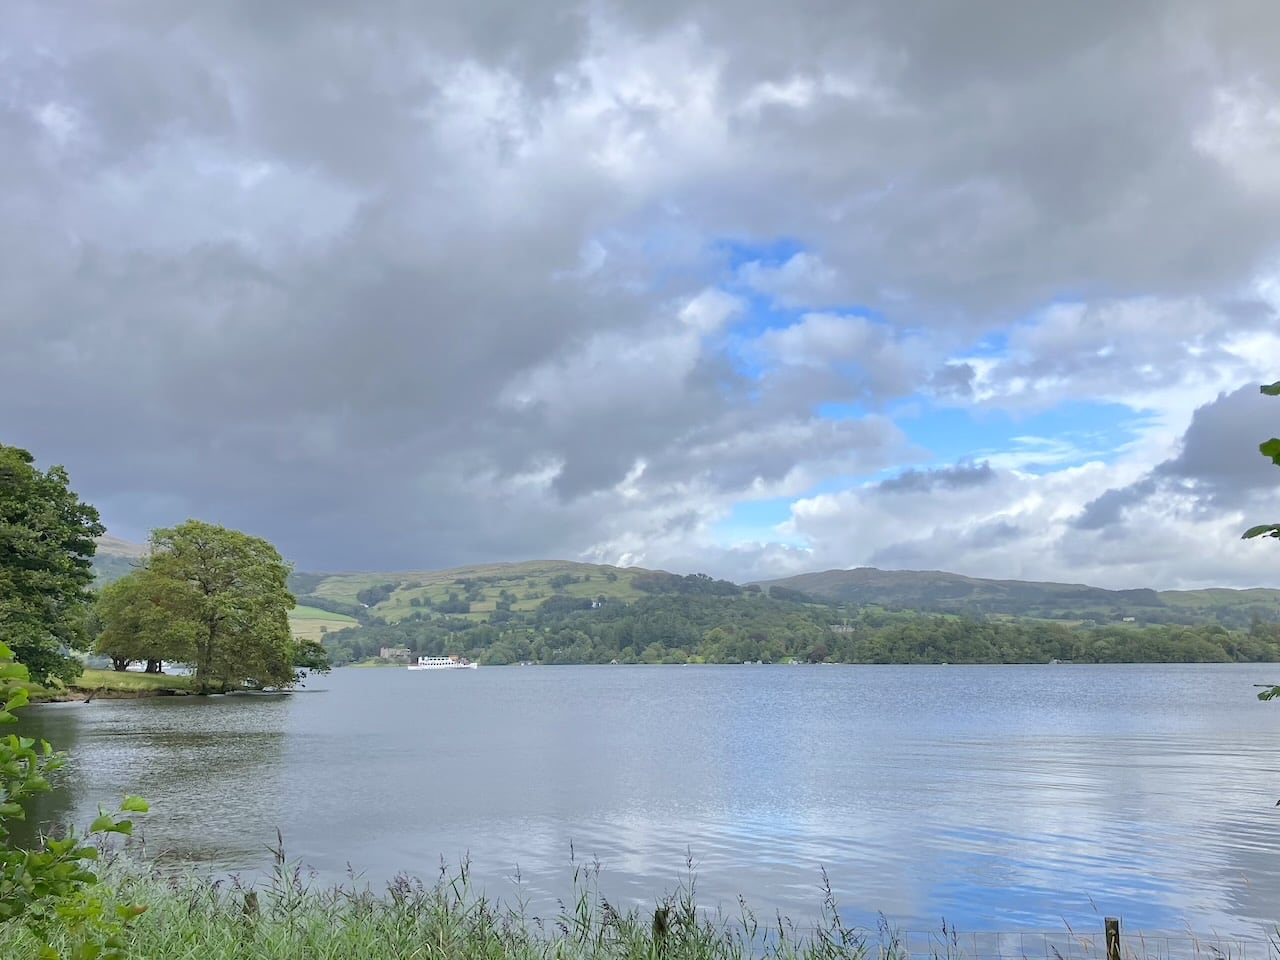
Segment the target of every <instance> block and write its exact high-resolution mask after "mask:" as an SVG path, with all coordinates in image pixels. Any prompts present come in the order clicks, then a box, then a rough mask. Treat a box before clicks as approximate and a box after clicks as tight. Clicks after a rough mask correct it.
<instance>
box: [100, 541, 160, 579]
mask: <svg viewBox="0 0 1280 960" xmlns="http://www.w3.org/2000/svg"><path fill="white" fill-rule="evenodd" d="M97 542H98V552H97V553H95V554H94V556H93V574H94V578H95V579H96V580H97V585H98V586H100V587H101V586H105V585H106V584H108V583H112V582H114V581H116V580H119V579H120V578H121V577H123V576H124V575H125V574H126V573H128V572H129V571H130V570H132V569H133V568H134V565H135V563H136V562H137V561H138V560H141V559H142V558H143V557H145V556H146V555H147V549H148V548H147V546H146V544H142V543H130V542H129V541H128V540H121V539H120V538H119V537H113V536H111V535H110V534H104V535H103V536H101V537H98V541H97Z"/></svg>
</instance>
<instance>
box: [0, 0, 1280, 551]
mask: <svg viewBox="0 0 1280 960" xmlns="http://www.w3.org/2000/svg"><path fill="white" fill-rule="evenodd" d="M1214 11H1216V12H1214V13H1206V12H1205V8H1203V7H1201V6H1200V5H1198V4H1190V3H1188V4H1182V3H1174V4H1165V3H1159V4H1157V3H1134V4H1124V5H1114V4H1104V3H1097V4H1087V5H1085V6H1080V5H1061V7H1060V8H1059V7H1054V8H1053V9H1051V10H1050V9H1034V10H1033V9H1032V8H1031V7H1029V6H1028V7H1023V6H1018V5H1012V6H1011V5H1008V4H978V5H973V4H970V5H967V6H966V8H965V10H964V11H963V13H960V12H957V8H955V7H954V6H953V5H949V4H945V3H937V4H931V5H926V6H918V5H903V4H898V3H888V2H885V3H861V4H846V3H835V2H806V3H801V4H799V5H792V6H786V5H777V4H772V3H764V2H763V0H755V2H751V3H748V4H746V5H745V6H744V5H732V4H727V3H712V2H698V0H691V2H687V3H663V2H657V3H653V4H605V5H599V6H591V7H583V6H581V5H579V4H571V3H554V4H539V5H524V6H522V5H518V4H517V5H512V4H510V3H506V2H502V3H500V2H497V0H482V2H469V3H466V4H449V3H441V4H416V5H414V4H403V3H393V2H372V3H366V4H359V5H351V4H343V3H336V2H330V0H325V2H306V3H303V2H280V3H271V4H261V3H250V2H247V0H244V2H236V3H227V4H206V5H174V4H171V3H167V2H160V0H149V2H147V0H139V2H135V3H130V4H112V5H87V6H84V7H83V8H81V9H77V10H76V11H75V12H74V14H73V13H72V12H71V11H69V10H68V9H66V8H65V7H62V6H60V5H56V4H47V3H43V2H35V0H28V2H21V0H20V2H18V3H17V4H16V5H15V7H14V9H13V10H11V11H7V14H8V17H7V30H8V35H9V38H10V41H11V46H12V48H13V50H14V51H17V52H15V53H13V55H12V57H11V58H10V59H7V60H6V71H5V75H4V76H3V77H2V78H0V140H3V142H4V144H5V150H4V151H0V177H3V179H4V182H5V183H6V184H7V185H8V188H7V189H6V190H5V191H4V192H3V193H2V194H0V438H2V439H4V441H5V442H16V443H21V444H23V445H26V446H29V447H30V448H32V449H33V450H34V451H35V452H36V453H37V455H38V456H39V457H40V458H41V460H42V461H44V462H51V461H62V462H66V463H67V464H68V466H69V467H70V468H71V469H72V471H73V475H74V476H75V477H76V482H77V485H78V486H79V487H80V488H81V489H82V491H83V492H84V494H85V495H86V496H88V497H90V498H91V499H92V500H94V501H95V502H97V503H98V504H99V505H100V506H101V507H102V508H103V509H104V512H106V514H107V516H108V519H109V520H110V521H111V522H113V523H115V524H117V525H119V526H120V527H122V528H124V529H128V530H131V531H135V533H136V532H145V529H146V528H147V527H148V526H151V525H153V524H161V523H168V522H172V521H174V520H177V519H181V518H182V517H184V516H186V515H188V514H193V515H198V516H202V517H205V518H207V519H211V520H219V521H221V522H227V523H231V524H233V525H237V526H241V527H244V528H247V529H253V530H255V531H260V532H262V533H264V534H265V535H268V536H271V537H272V538H273V539H275V540H277V541H278V542H280V543H281V545H282V546H283V547H284V548H285V549H286V551H287V552H288V553H289V554H290V555H291V556H292V557H294V558H296V559H297V560H298V561H299V562H300V563H301V564H302V565H303V566H309V567H329V568H333V567H350V566H374V567H376V566H382V567H387V566H405V565H419V566H436V565H443V564H448V563H454V562H461V561H464V560H483V559H515V558H520V557H525V556H535V555H541V554H556V555H577V554H580V553H584V552H589V551H591V550H593V549H596V548H597V547H598V546H599V545H600V544H602V543H611V542H613V540H614V539H617V538H620V537H621V536H622V535H623V534H627V533H631V534H635V533H637V532H640V533H647V532H648V531H655V532H656V533H655V535H662V532H663V531H664V530H668V531H670V530H686V531H687V530H696V529H697V528H698V525H699V523H700V522H701V519H700V518H705V517H707V516H709V515H711V514H713V513H714V510H715V506H716V504H718V503H722V502H723V501H724V500H725V499H732V498H733V497H735V496H740V495H743V494H744V491H752V495H756V494H755V491H756V489H757V488H759V487H766V488H771V487H775V486H781V485H783V484H784V483H785V482H786V480H787V478H788V477H789V476H792V475H804V474H808V475H810V476H820V475H823V474H824V473H829V474H833V475H848V474H855V473H858V472H860V471H874V470H879V469H883V468H886V467H890V466H893V465H895V464H900V463H903V462H905V461H909V460H911V459H913V458H916V457H917V456H918V455H919V454H920V453H921V452H920V451H915V450H913V449H912V448H911V445H910V444H909V443H908V442H907V440H906V438H905V437H903V435H902V434H901V432H900V431H898V430H897V428H896V427H894V426H893V424H892V422H891V421H889V420H887V419H884V418H882V417H869V418H864V419H861V420H856V421H846V422H841V423H831V422H828V421H825V420H823V419H821V418H819V417H817V416H815V415H814V414H813V412H812V411H813V408H814V406H815V405H816V404H818V403H821V402H824V401H828V400H845V401H850V400H857V401H860V402H866V403H868V404H870V405H872V406H873V407H874V406H875V405H876V404H878V403H883V402H884V401H885V399H886V398H892V397H900V396H906V395H910V393H912V392H913V391H915V390H916V389H919V388H921V387H923V386H924V385H925V384H926V383H927V382H929V371H930V370H935V371H936V372H935V373H934V374H933V378H932V384H933V389H934V390H935V391H938V392H946V393H948V395H950V396H954V397H964V396H967V395H968V393H967V391H971V390H972V389H973V388H974V378H975V371H974V369H973V367H972V366H971V365H970V366H966V365H964V364H951V365H948V366H944V367H941V368H939V367H938V363H939V361H940V356H936V355H933V354H931V353H928V352H927V351H925V352H921V353H920V354H919V355H918V356H917V355H916V354H914V353H913V354H912V355H911V356H908V357H905V358H898V357H897V355H896V353H895V352H894V351H888V352H882V353H870V354H867V356H868V357H869V358H870V359H868V361H867V362H868V363H869V365H870V366H872V367H873V368H874V369H871V370H870V371H865V372H864V373H863V374H862V375H861V379H858V378H856V377H851V376H850V375H848V373H847V372H844V373H842V372H840V371H833V370H831V369H829V368H828V369H822V368H819V369H815V370H812V371H799V372H797V371H795V370H791V371H771V372H769V373H767V374H766V375H764V376H762V377H756V376H755V375H754V374H753V373H750V372H744V371H743V370H741V369H739V368H738V367H736V366H735V364H734V363H733V362H731V361H730V360H728V359H726V355H725V347H724V345H723V344H722V343H720V342H718V341H717V340H716V338H715V337H714V336H710V335H708V336H706V337H705V338H702V339H697V342H696V344H694V346H693V347H691V348H690V350H691V351H692V355H689V354H678V355H677V354H675V353H672V354H670V355H669V354H668V353H663V352H662V351H665V350H675V349H676V347H677V346H679V344H675V346H673V337H675V335H674V334H673V333H672V323H673V322H674V321H673V320H672V318H673V317H674V316H675V315H676V314H677V313H678V308H679V305H680V304H681V303H682V302H684V301H685V300H686V299H687V298H689V297H692V296H694V295H696V294H697V293H698V292H699V291H701V290H702V289H704V288H706V287H707V286H714V285H716V284H718V283H721V282H727V281H726V278H732V277H733V276H734V269H733V266H732V265H731V264H730V263H729V262H728V258H727V255H726V254H724V253H723V244H722V241H723V240H724V239H725V238H733V239H735V240H738V241H741V243H742V244H744V245H745V246H747V247H750V246H752V245H753V244H755V243H757V242H772V241H774V240H776V239H777V238H780V237H789V238H793V239H795V240H796V241H797V242H798V243H800V244H801V245H803V246H805V247H806V248H808V249H810V250H812V251H813V252H814V255H815V256H819V257H821V262H822V264H824V265H825V266H826V267H827V268H829V270H828V271H825V272H824V271H819V275H818V280H820V281H821V282H820V284H819V286H820V287H821V288H822V295H823V296H824V297H826V298H828V299H829V301H830V302H831V303H836V304H839V303H843V304H859V305H863V306H870V307H878V308H880V309H881V311H882V312H883V313H884V315H885V316H886V317H888V318H889V319H888V320H887V321H886V323H887V324H889V325H892V326H894V327H895V331H894V333H895V336H896V335H899V334H901V333H902V331H903V330H910V331H913V332H920V337H921V339H922V340H926V339H931V342H941V341H943V340H945V342H946V343H947V344H952V343H957V342H959V343H963V342H967V338H971V335H972V334H973V333H974V332H976V331H982V330H986V329H988V328H990V327H992V326H993V325H996V324H998V323H1000V322H1001V321H1002V320H1003V319H1004V318H1007V317H1008V316H1014V315H1020V314H1021V313H1022V312H1024V311H1026V310H1028V309H1032V308H1035V307H1038V306H1040V305H1041V304H1042V303H1043V302H1044V301H1045V300H1046V299H1047V298H1050V297H1057V296H1060V295H1061V294H1062V292H1063V291H1064V290H1069V291H1083V292H1084V293H1086V294H1087V293H1089V292H1092V291H1097V290H1104V291H1108V292H1116V291H1118V292H1121V293H1126V292H1133V291H1140V292H1143V293H1148V294H1151V295H1152V296H1156V297H1168V296H1173V295H1178V294H1180V293H1182V292H1186V291H1190V292H1192V293H1195V294H1200V293H1202V292H1203V291H1209V292H1210V294H1211V295H1213V296H1217V295H1218V292H1220V291H1223V290H1233V289H1236V288H1237V287H1238V286H1239V285H1240V284H1241V283H1242V282H1243V280H1245V279H1247V278H1248V276H1249V274H1250V271H1251V270H1252V268H1253V265H1254V264H1256V263H1257V262H1258V261H1259V258H1260V257H1262V256H1263V255H1264V254H1265V253H1268V252H1271V251H1272V250H1273V249H1274V247H1275V243H1276V240H1277V236H1278V235H1280V234H1278V231H1277V228H1276V227H1275V224H1276V223H1277V222H1280V220H1278V218H1277V217H1276V216H1275V214H1276V212H1277V209H1276V203H1277V199H1276V197H1273V196H1272V195H1270V194H1268V193H1266V192H1265V191H1256V190H1251V189H1250V188H1249V186H1248V185H1247V184H1243V183H1241V182H1240V181H1239V179H1238V178H1236V177H1234V176H1233V175H1232V174H1231V173H1230V171H1228V170H1227V169H1226V168H1224V166H1223V165H1222V164H1221V163H1219V162H1218V161H1216V160H1214V159H1212V158H1211V157H1207V156H1206V155H1205V153H1204V151H1203V150H1201V149H1200V148H1199V147H1197V146H1196V136H1197V132H1198V131H1199V130H1200V129H1201V127H1202V126H1203V124H1204V123H1206V122H1207V121H1208V120H1210V119H1211V118H1212V112H1213V110H1214V109H1215V105H1214V101H1213V98H1212V91H1213V88H1214V87H1215V85H1223V84H1232V83H1235V82H1244V80H1248V81H1250V82H1252V83H1255V84H1259V85H1261V89H1262V90H1263V91H1264V92H1265V91H1268V90H1272V89H1274V84H1275V80H1276V77H1275V71H1276V67H1275V60H1274V57H1272V56H1271V51H1270V50H1269V48H1268V45H1267V43H1265V42H1264V38H1265V37H1267V36H1268V35H1269V34H1273V33H1274V24H1272V22H1271V18H1272V17H1274V16H1278V15H1280V14H1276V13H1275V12H1273V11H1271V10H1269V9H1266V10H1259V9H1256V8H1254V7H1253V6H1237V5H1233V4H1223V5H1215V6H1214ZM1246 11H1247V12H1249V13H1251V14H1252V16H1250V17H1249V18H1245V19H1242V13H1243V12H1246ZM1202 21H1203V22H1202ZM23 51H26V52H23ZM592 58H594V59H592ZM633 61H634V63H633ZM637 63H638V64H639V65H638V66H637V65H636V64H637ZM631 69H634V70H635V71H636V75H635V76H634V77H632V76H631V74H629V73H628V70H631ZM592 70H597V71H598V73H597V74H593V73H591V71H592ZM628 78H630V79H628ZM703 79H705V88H704V87H699V86H698V84H699V83H701V82H703ZM610 83H616V84H617V86H616V87H610V86H609V84H610ZM681 84H685V86H680V85H681ZM788 84H793V85H798V86H797V87H796V89H801V90H802V91H803V90H808V91H809V92H808V93H806V94H804V96H801V97H799V99H798V100H796V99H795V98H792V99H793V101H794V102H787V97H786V96H779V95H777V93H778V91H779V90H783V89H784V88H787V85H788ZM667 85H670V86H667ZM770 85H772V86H770ZM806 85H807V86H806ZM671 91H675V92H674V93H672V92H671ZM771 91H772V92H771ZM752 97H754V98H755V100H754V101H752V99H751V98H752ZM700 98H702V99H700ZM771 98H772V99H771ZM751 103H754V104H755V106H754V107H752V106H751V105H750V104H751ZM699 104H703V107H701V108H699ZM699 109H702V112H698V110H699ZM681 110H685V111H688V112H686V113H681V112H680V111H681ZM593 111H594V112H593ZM584 118H585V119H584ZM802 279H803V278H802ZM783 292H785V291H780V292H779V296H782V293H783ZM797 295H798V294H797ZM1232 309H1234V308H1232ZM1230 317H1231V319H1232V321H1233V323H1235V325H1236V326H1237V327H1238V328H1245V327H1249V326H1252V327H1254V328H1258V329H1261V328H1263V327H1264V325H1265V324H1267V323H1269V322H1273V320H1272V318H1271V317H1270V315H1269V314H1268V313H1267V312H1266V311H1265V310H1264V309H1262V308H1256V309H1255V308H1249V309H1248V310H1244V311H1243V312H1237V313H1232V314H1230ZM1206 324H1207V322H1206ZM1206 324H1202V326H1203V327H1205V328H1206V329H1207V328H1208V327H1207V326H1206ZM1214 329H1215V330H1218V334H1217V335H1220V334H1221V330H1220V328H1214ZM957 330H958V331H960V332H956V331H957ZM675 339H676V340H678V337H675ZM900 339H901V337H900V336H896V338H895V337H890V336H888V335H886V338H885V342H886V343H890V344H896V343H898V342H899V341H900ZM592 344H595V345H597V347H599V345H601V344H604V345H606V346H607V345H609V344H627V345H629V349H628V350H627V351H611V350H609V349H600V350H598V351H597V352H596V353H592V352H591V345H592ZM1205 346H1206V349H1207V350H1208V353H1207V354H1206V356H1207V357H1208V358H1209V360H1210V361H1211V360H1213V358H1214V357H1215V356H1216V354H1215V353H1214V348H1215V345H1214V343H1208V344H1205ZM939 353H940V354H945V353H946V351H945V350H941V351H939ZM899 361H900V362H899ZM677 362H678V363H680V364H683V366H680V367H679V369H678V370H676V365H677ZM1081 363H1083V361H1081ZM1073 369H1074V368H1073ZM1116 369H1117V370H1120V369H1121V368H1116ZM1028 372H1029V373H1038V372H1039V370H1038V369H1037V370H1035V371H1028ZM1054 373H1055V370H1053V369H1051V370H1048V371H1047V374H1046V375H1051V374H1054ZM1105 375H1106V376H1108V377H1111V378H1112V379H1114V377H1115V376H1117V375H1118V374H1117V372H1116V370H1111V371H1110V372H1107V373H1106V374H1105ZM1100 376H1101V374H1100ZM539 378H541V379H539ZM530 384H534V385H536V386H537V387H538V391H539V392H538V393H537V395H536V396H531V398H530V400H529V402H528V404H527V405H524V406H521V405H520V404H519V403H517V402H515V401H513V400H512V399H511V398H512V396H513V394H514V393H517V392H518V391H519V389H520V388H523V387H526V386H529V385H530ZM1197 449H1199V448H1198V447H1194V445H1192V444H1191V443H1190V437H1189V444H1188V452H1187V454H1186V457H1187V458H1188V459H1187V465H1186V467H1185V469H1187V470H1192V469H1200V468H1199V467H1196V466H1195V464H1194V463H1193V461H1196V462H1199V461H1198V460H1197V458H1198V457H1199V456H1200V454H1198V453H1196V452H1195V450H1197ZM1207 449H1208V448H1207V447H1206V450H1207ZM640 463H643V464H644V465H645V468H644V471H643V473H642V474H641V475H640V477H639V479H638V480H637V481H636V489H635V490H634V491H631V492H630V493H626V494H624V493H622V492H619V491H618V490H617V489H616V487H617V486H618V485H619V483H620V481H622V480H623V478H625V477H627V476H628V475H629V474H630V472H631V471H632V470H633V469H634V468H635V466H636V465H637V464H640ZM958 469H959V468H958ZM965 469H969V470H970V471H971V474H972V476H971V477H970V479H971V480H972V482H981V478H980V470H981V468H979V467H970V468H965ZM1173 469H1174V468H1173V467H1170V470H1173ZM1179 469H1181V468H1179ZM1206 475H1207V474H1206ZM924 476H927V475H913V474H907V475H904V477H903V478H901V479H900V481H899V482H900V483H902V484H905V485H906V486H910V485H911V484H913V483H941V484H944V485H945V484H947V483H962V482H966V481H965V480H964V479H963V477H962V474H961V473H959V472H953V473H952V474H946V473H945V472H944V474H943V475H942V477H941V478H939V477H933V478H932V479H927V480H925V479H921V478H922V477H924ZM948 477H949V478H950V479H948ZM909 478H910V479H909ZM1214 482H1216V483H1218V484H1219V485H1220V486H1222V487H1223V489H1224V490H1225V489H1227V486H1229V484H1230V483H1232V482H1236V481H1233V480H1229V479H1227V478H1225V477H1224V478H1220V479H1219V480H1216V481H1214ZM885 489H886V490H888V489H892V487H891V486H887V487H885ZM688 498H694V499H697V500H698V501H699V502H697V503H695V504H693V505H690V504H689V503H687V502H684V501H685V500H687V499H688ZM691 511H692V512H691ZM671 555H672V556H692V554H681V553H680V552H679V550H678V549H677V548H672V552H671ZM770 556H775V557H779V558H781V557H790V556H791V555H790V554H787V553H786V551H782V552H781V553H774V554H770ZM691 562H692V561H691ZM725 562H729V561H728V560H726V561H725ZM779 562H781V560H780V561H779Z"/></svg>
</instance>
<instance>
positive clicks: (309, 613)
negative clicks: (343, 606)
mask: <svg viewBox="0 0 1280 960" xmlns="http://www.w3.org/2000/svg"><path fill="white" fill-rule="evenodd" d="M356 622H357V621H356V619H355V617H348V616H347V615H346V614H342V613H330V612H329V611H328V610H321V609H319V608H318V607H308V606H297V607H294V608H293V609H292V610H290V611H289V628H290V629H291V630H292V631H293V635H294V636H295V637H298V638H300V639H303V640H319V639H320V637H321V636H323V634H325V633H327V632H328V631H330V630H341V629H342V628H344V627H354V626H355V625H356ZM322 627H323V628H324V629H323V630H322V629H321V628H322Z"/></svg>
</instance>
